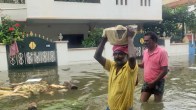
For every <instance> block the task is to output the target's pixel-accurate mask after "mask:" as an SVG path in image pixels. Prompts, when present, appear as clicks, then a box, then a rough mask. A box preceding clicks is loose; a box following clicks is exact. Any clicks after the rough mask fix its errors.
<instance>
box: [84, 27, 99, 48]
mask: <svg viewBox="0 0 196 110" xmlns="http://www.w3.org/2000/svg"><path fill="white" fill-rule="evenodd" d="M102 32H103V29H102V28H94V29H93V30H92V31H90V32H89V35H88V37H87V38H86V39H84V40H83V41H82V45H83V46H84V47H96V46H98V44H99V41H100V39H101V37H102Z"/></svg>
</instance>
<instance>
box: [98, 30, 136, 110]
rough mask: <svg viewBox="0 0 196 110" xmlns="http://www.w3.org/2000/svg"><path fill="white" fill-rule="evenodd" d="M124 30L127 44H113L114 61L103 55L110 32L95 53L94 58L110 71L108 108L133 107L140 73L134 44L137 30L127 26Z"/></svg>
mask: <svg viewBox="0 0 196 110" xmlns="http://www.w3.org/2000/svg"><path fill="white" fill-rule="evenodd" d="M122 30H123V29H122ZM124 31H125V32H126V33H123V34H122V35H125V34H126V38H125V39H126V42H127V44H126V43H125V44H124V45H114V46H113V57H114V61H111V60H109V59H106V58H104V57H103V56H102V52H103V48H104V46H105V43H106V42H107V41H108V39H110V38H109V37H111V36H107V35H109V34H105V33H104V34H105V35H106V36H104V37H103V39H102V41H101V42H100V44H99V46H98V47H97V50H96V52H95V55H94V58H95V59H96V60H97V61H98V62H99V63H100V64H101V65H102V66H103V67H104V68H105V69H106V70H108V71H109V80H108V108H107V110H132V109H133V93H134V88H135V84H136V80H137V73H138V65H137V63H136V58H135V56H136V51H135V49H134V45H133V37H134V35H135V32H134V30H133V28H125V30H124ZM106 33H107V32H106ZM117 33H118V32H117ZM114 34H116V32H114ZM110 35H111V34H110ZM121 38H122V37H121ZM121 38H120V39H121ZM109 42H110V41H109ZM114 42H115V41H114ZM110 43H111V42H110Z"/></svg>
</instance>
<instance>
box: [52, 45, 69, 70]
mask: <svg viewBox="0 0 196 110" xmlns="http://www.w3.org/2000/svg"><path fill="white" fill-rule="evenodd" d="M54 42H55V43H56V52H57V65H58V66H62V65H68V45H67V43H68V41H54Z"/></svg>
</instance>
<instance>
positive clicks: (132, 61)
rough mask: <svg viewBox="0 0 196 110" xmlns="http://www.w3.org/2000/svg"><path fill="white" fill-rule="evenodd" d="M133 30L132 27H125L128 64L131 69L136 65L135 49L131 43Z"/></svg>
mask: <svg viewBox="0 0 196 110" xmlns="http://www.w3.org/2000/svg"><path fill="white" fill-rule="evenodd" d="M134 35H135V32H134V30H133V28H129V27H128V28H127V37H128V55H129V66H130V68H131V69H134V68H135V65H136V50H135V46H134V44H133V37H134Z"/></svg>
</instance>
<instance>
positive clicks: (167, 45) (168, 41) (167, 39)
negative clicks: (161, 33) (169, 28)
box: [164, 38, 170, 50]
mask: <svg viewBox="0 0 196 110" xmlns="http://www.w3.org/2000/svg"><path fill="white" fill-rule="evenodd" d="M164 42H165V48H166V49H167V50H168V49H169V48H170V38H165V39H164Z"/></svg>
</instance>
